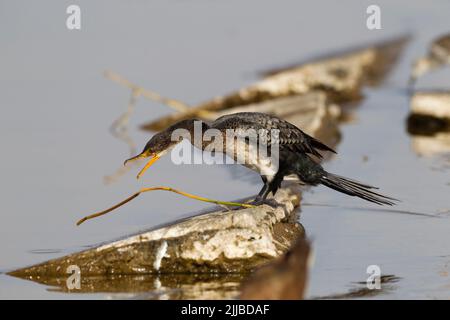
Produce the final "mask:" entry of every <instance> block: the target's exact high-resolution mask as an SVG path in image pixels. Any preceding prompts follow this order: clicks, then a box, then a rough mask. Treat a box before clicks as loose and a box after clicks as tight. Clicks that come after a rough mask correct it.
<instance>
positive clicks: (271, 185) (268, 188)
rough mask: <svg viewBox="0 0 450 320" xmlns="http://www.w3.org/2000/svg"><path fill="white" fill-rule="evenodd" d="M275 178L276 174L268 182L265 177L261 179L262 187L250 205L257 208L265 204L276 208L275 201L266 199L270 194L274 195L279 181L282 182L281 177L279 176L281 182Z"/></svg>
mask: <svg viewBox="0 0 450 320" xmlns="http://www.w3.org/2000/svg"><path fill="white" fill-rule="evenodd" d="M277 176H278V174H277V175H275V177H274V178H273V179H272V180H271V181H270V182H269V181H268V180H267V178H266V177H261V178H262V179H263V182H264V186H263V187H262V189H261V191H260V192H259V193H258V195H257V196H256V198H255V200H253V201H251V202H250V204H252V205H255V206H259V205H261V204H267V205H269V206H271V207H276V206H277V205H278V203H277V202H276V201H275V200H273V199H270V200H268V199H267V196H268V195H269V194H270V193H271V192H272V194H273V195H275V193H276V192H277V190H278V188H279V186H280V184H281V181H283V177H282V176H281V180H280V178H279V177H277Z"/></svg>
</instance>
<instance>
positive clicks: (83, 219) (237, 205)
mask: <svg viewBox="0 0 450 320" xmlns="http://www.w3.org/2000/svg"><path fill="white" fill-rule="evenodd" d="M156 190H162V191H170V192H174V193H178V194H180V195H182V196H185V197H188V198H191V199H195V200H199V201H203V202H209V203H214V204H217V205H225V206H236V207H244V208H254V207H255V206H254V205H252V204H248V203H239V202H229V201H219V200H214V199H208V198H204V197H200V196H196V195H193V194H190V193H187V192H184V191H180V190H177V189H173V188H171V187H164V186H162V187H151V188H142V189H141V190H140V191H138V192H136V193H135V194H133V195H131V196H130V197H128V198H126V199H125V200H123V201H121V202H119V203H118V204H115V205H114V206H112V207H110V208H108V209H106V210H103V211H99V212H96V213H94V214H91V215H88V216H86V217H84V218H82V219H80V220H79V221H78V222H77V226H79V225H80V224H82V223H83V222H85V221H86V220H90V219H93V218H97V217H100V216H102V215H105V214H107V213H109V212H111V211H113V210H115V209H117V208H119V207H121V206H123V205H124V204H126V203H128V202H130V201H131V200H133V199H134V198H136V197H137V196H139V195H140V194H141V193H144V192H150V191H156Z"/></svg>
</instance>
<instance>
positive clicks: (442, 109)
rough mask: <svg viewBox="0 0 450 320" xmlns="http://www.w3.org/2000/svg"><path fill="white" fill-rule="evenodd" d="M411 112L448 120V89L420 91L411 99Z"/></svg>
mask: <svg viewBox="0 0 450 320" xmlns="http://www.w3.org/2000/svg"><path fill="white" fill-rule="evenodd" d="M411 113H412V114H414V115H419V116H426V117H432V118H436V119H442V120H444V121H447V122H450V91H421V92H416V93H414V95H413V97H412V99H411Z"/></svg>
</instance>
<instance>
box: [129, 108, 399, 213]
mask: <svg viewBox="0 0 450 320" xmlns="http://www.w3.org/2000/svg"><path fill="white" fill-rule="evenodd" d="M196 126H197V130H198V131H197V135H196V132H195V131H196ZM176 130H184V131H185V132H187V133H188V134H187V137H186V136H184V137H183V139H184V138H187V139H188V140H189V141H190V143H191V144H192V145H194V146H195V147H197V148H199V149H201V150H204V151H206V150H215V151H219V152H222V153H225V154H226V155H228V156H229V157H231V158H232V159H234V160H239V162H238V163H239V164H242V165H244V166H245V167H247V168H249V169H251V170H254V171H257V172H258V173H259V174H260V176H261V179H262V181H263V187H262V189H261V190H260V192H259V193H258V195H257V196H256V198H255V199H254V200H253V201H252V202H250V203H251V204H252V205H260V204H271V201H268V199H267V197H268V196H269V195H270V194H272V195H275V193H276V192H277V190H278V189H279V188H280V186H281V183H282V182H283V181H284V180H291V181H295V182H298V183H300V184H304V185H310V186H317V185H324V186H326V187H328V188H331V189H334V190H336V191H339V192H341V193H344V194H347V195H350V196H354V197H358V198H361V199H363V200H366V201H369V202H372V203H375V204H378V205H394V204H395V201H398V200H397V199H395V198H392V197H388V196H385V195H382V194H380V193H377V192H375V191H374V189H378V188H376V187H373V186H371V185H368V184H365V183H361V182H358V181H356V180H353V179H349V178H345V177H342V176H339V175H336V174H332V173H329V172H327V171H326V170H325V169H324V168H323V167H322V165H321V164H320V163H319V160H320V159H321V158H322V157H323V156H322V154H321V152H333V153H336V151H334V150H333V149H332V148H330V147H329V146H327V145H326V144H324V143H322V142H321V141H319V140H318V139H316V138H314V137H312V136H310V135H308V134H306V133H305V132H303V131H302V130H301V129H300V128H298V127H297V126H295V125H294V124H292V123H290V122H288V121H286V120H283V119H281V118H278V117H276V116H273V115H269V114H266V113H260V112H239V113H234V114H227V115H224V116H221V117H219V118H217V119H216V120H214V121H213V122H210V123H207V122H205V121H202V120H199V119H186V120H182V121H179V122H177V123H175V124H173V125H171V126H169V127H168V128H166V129H165V130H163V131H161V132H158V133H156V134H155V135H154V136H153V137H152V138H151V139H150V140H149V141H148V142H147V144H146V145H145V147H144V149H143V150H142V152H141V153H140V154H138V155H136V156H134V157H132V158H130V159H128V160H126V161H125V165H126V164H127V163H128V162H131V161H135V160H138V159H144V158H150V161H149V162H148V163H147V164H146V165H145V166H144V167H143V169H142V170H141V171H140V172H139V174H138V176H137V177H138V178H139V177H141V176H142V175H143V173H144V172H145V171H146V170H147V169H148V168H149V167H150V166H151V165H152V164H154V163H155V162H156V161H157V160H158V159H160V158H161V157H162V156H163V155H164V154H167V153H168V152H169V151H170V150H171V149H172V148H174V147H175V146H176V145H177V144H178V143H179V142H180V141H181V140H183V139H173V134H174V132H175V131H176ZM208 130H214V131H215V132H219V133H220V134H222V136H227V137H228V135H229V134H230V132H232V133H233V134H234V135H235V137H236V139H235V140H233V141H231V139H214V141H213V142H211V141H210V140H208V141H206V139H203V138H202V137H203V134H205V133H206V132H207V131H208ZM198 132H201V134H202V135H199V134H198ZM248 132H252V133H254V134H256V138H257V143H255V142H254V140H252V139H249V135H248ZM211 144H213V148H212V147H211ZM261 149H266V151H267V152H266V153H262V152H261ZM274 150H275V152H274ZM275 154H276V155H275ZM242 158H243V159H244V160H245V161H242ZM274 163H275V165H274ZM272 204H273V203H272Z"/></svg>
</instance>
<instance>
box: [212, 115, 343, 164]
mask: <svg viewBox="0 0 450 320" xmlns="http://www.w3.org/2000/svg"><path fill="white" fill-rule="evenodd" d="M212 127H214V128H216V129H219V130H221V131H224V130H226V129H232V130H235V132H236V135H237V136H238V135H243V134H244V133H245V131H246V130H249V129H251V130H256V131H257V132H258V133H259V136H258V138H260V139H261V140H260V141H262V143H266V144H267V145H271V144H274V143H277V144H279V145H280V147H283V148H286V149H289V150H291V151H293V152H298V153H309V154H313V155H315V156H317V157H322V156H321V154H320V153H319V152H318V150H323V151H331V152H334V153H335V151H334V150H333V149H331V148H330V147H328V146H327V145H325V144H323V143H322V142H320V141H319V140H317V139H315V138H313V137H311V136H310V135H308V134H306V133H304V132H303V131H302V130H300V129H299V128H297V127H296V126H295V125H293V124H292V123H289V122H287V121H285V120H283V119H280V118H277V117H274V116H271V115H268V114H265V113H258V112H241V113H234V114H229V115H225V116H222V117H220V118H218V119H217V120H216V121H214V122H213V124H212ZM272 130H273V131H272Z"/></svg>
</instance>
